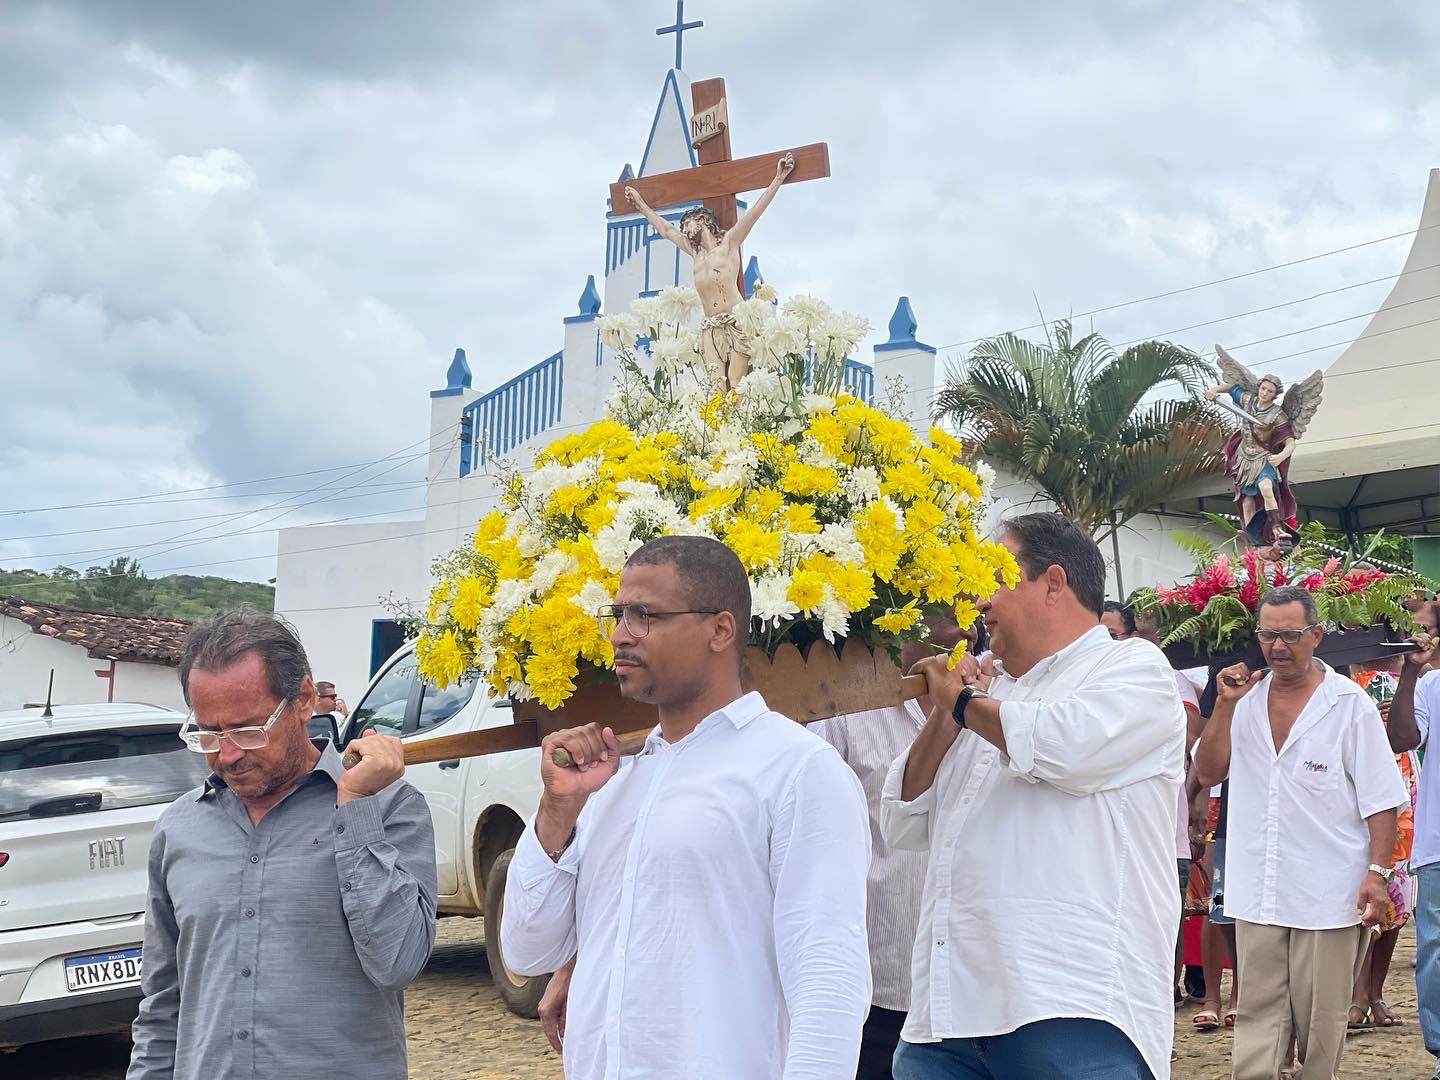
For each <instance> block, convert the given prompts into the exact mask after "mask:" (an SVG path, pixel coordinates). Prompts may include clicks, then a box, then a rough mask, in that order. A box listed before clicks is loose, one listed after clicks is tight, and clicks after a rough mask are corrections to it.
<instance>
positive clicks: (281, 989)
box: [126, 610, 436, 1080]
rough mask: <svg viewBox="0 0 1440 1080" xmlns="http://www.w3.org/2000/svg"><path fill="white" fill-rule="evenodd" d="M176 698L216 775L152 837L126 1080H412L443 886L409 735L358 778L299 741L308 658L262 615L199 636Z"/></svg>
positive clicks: (356, 749)
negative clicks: (408, 779) (416, 1019)
mask: <svg viewBox="0 0 1440 1080" xmlns="http://www.w3.org/2000/svg"><path fill="white" fill-rule="evenodd" d="M180 685H181V687H182V689H183V690H184V693H185V699H186V701H188V702H189V703H190V706H191V715H190V718H189V720H188V721H187V722H186V725H185V728H184V730H183V731H182V736H181V737H182V738H184V739H185V741H186V743H187V744H188V745H189V746H190V748H191V749H192V750H195V751H197V752H202V753H205V754H206V755H207V759H208V761H209V764H210V767H211V768H212V769H213V770H214V772H213V773H212V774H211V776H210V778H209V779H208V780H207V781H206V782H205V784H204V785H203V786H202V787H200V788H199V789H198V790H196V791H192V792H189V793H188V794H185V795H182V796H181V797H180V798H179V799H178V800H176V801H175V803H173V804H172V805H171V806H170V807H169V808H168V809H167V810H166V811H165V813H164V814H162V815H161V817H160V820H159V822H158V823H157V824H156V827H155V834H154V837H153V839H152V841H151V845H150V863H149V866H150V885H149V899H148V901H147V904H146V912H145V946H144V948H145V952H144V975H143V977H142V986H143V989H144V992H145V998H144V1000H143V1001H142V1002H141V1005H140V1015H139V1017H138V1018H137V1019H136V1021H135V1025H134V1041H135V1047H134V1051H133V1052H132V1054H131V1058H130V1070H129V1072H128V1073H127V1074H126V1076H127V1080H214V1078H216V1077H225V1078H227V1080H241V1078H247V1080H248V1078H269V1077H276V1076H297V1077H313V1076H328V1075H332V1074H334V1075H339V1076H346V1077H359V1078H365V1077H375V1078H377V1080H379V1078H385V1080H403V1078H404V1077H405V1075H406V1063H405V1025H404V995H403V988H404V987H405V985H406V984H407V983H409V982H410V981H411V980H412V979H414V978H415V976H416V975H418V974H419V973H420V970H421V968H422V967H424V965H425V961H426V960H427V959H428V958H429V955H430V948H431V946H432V945H433V944H434V942H435V892H436V887H435V842H434V834H433V831H432V828H431V824H430V812H429V809H428V808H427V807H426V805H425V799H424V797H423V796H422V795H421V794H420V793H419V792H418V791H416V790H415V789H414V788H412V787H411V786H410V785H409V784H407V783H405V782H404V781H403V780H401V779H400V776H401V774H402V772H403V771H404V757H403V754H402V751H401V746H400V740H399V739H396V738H393V737H390V736H383V735H376V734H375V733H374V732H373V731H367V732H366V733H365V737H363V738H360V739H356V740H355V741H354V742H352V743H351V744H350V747H349V748H348V750H349V751H351V752H353V753H355V754H356V755H357V756H358V757H359V759H360V760H359V762H358V763H357V764H356V765H355V766H354V768H352V769H349V770H346V769H344V768H342V766H341V761H340V755H339V753H338V752H337V751H336V749H335V747H334V746H332V745H330V744H329V743H328V742H324V741H318V742H314V743H312V742H310V741H309V740H308V739H307V738H306V736H305V722H306V721H307V720H308V719H309V718H310V715H311V712H312V711H313V706H314V698H315V687H314V684H313V683H312V682H311V678H310V666H309V661H308V660H307V659H306V656H305V650H304V648H303V647H302V646H301V644H300V642H299V640H298V639H297V638H296V636H295V633H294V631H293V630H292V629H291V628H290V627H289V626H288V625H286V624H285V623H284V622H282V621H280V620H279V619H276V618H274V617H273V616H270V615H262V614H259V613H257V612H254V611H248V610H241V611H232V612H226V613H223V614H221V615H218V616H216V617H215V618H214V619H212V620H209V621H207V622H204V623H201V624H199V625H198V626H196V627H195V629H194V630H193V631H192V632H191V634H190V637H189V638H188V639H187V641H186V644H185V649H184V652H183V654H182V656H181V659H180Z"/></svg>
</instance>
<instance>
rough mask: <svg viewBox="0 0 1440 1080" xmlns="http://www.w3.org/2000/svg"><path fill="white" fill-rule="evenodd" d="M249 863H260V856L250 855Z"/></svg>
mask: <svg viewBox="0 0 1440 1080" xmlns="http://www.w3.org/2000/svg"><path fill="white" fill-rule="evenodd" d="M250 861H251V862H259V861H260V856H259V855H251V856H250Z"/></svg>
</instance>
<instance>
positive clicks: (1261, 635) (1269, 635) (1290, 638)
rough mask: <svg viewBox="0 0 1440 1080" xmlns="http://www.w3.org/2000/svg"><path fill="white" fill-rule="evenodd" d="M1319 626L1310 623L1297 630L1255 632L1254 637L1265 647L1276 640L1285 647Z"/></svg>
mask: <svg viewBox="0 0 1440 1080" xmlns="http://www.w3.org/2000/svg"><path fill="white" fill-rule="evenodd" d="M1319 625H1320V624H1319V623H1311V624H1310V625H1309V626H1302V627H1301V628H1300V629H1299V630H1256V631H1255V636H1256V637H1257V638H1258V639H1259V640H1260V641H1261V642H1262V643H1263V644H1265V645H1273V644H1275V641H1276V639H1277V638H1278V639H1279V640H1281V641H1283V642H1285V644H1286V645H1294V644H1295V643H1296V642H1297V641H1299V640H1300V639H1301V638H1302V637H1304V636H1305V635H1306V634H1308V633H1309V632H1310V631H1311V630H1314V629H1315V627H1317V626H1319Z"/></svg>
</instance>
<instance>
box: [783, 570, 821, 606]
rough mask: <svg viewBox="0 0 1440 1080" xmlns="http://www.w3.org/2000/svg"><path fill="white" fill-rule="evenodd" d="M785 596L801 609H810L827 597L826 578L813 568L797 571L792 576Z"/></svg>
mask: <svg viewBox="0 0 1440 1080" xmlns="http://www.w3.org/2000/svg"><path fill="white" fill-rule="evenodd" d="M785 598H786V599H787V600H789V601H790V602H791V603H792V604H794V605H795V606H796V607H798V608H799V609H800V610H801V611H810V610H811V609H812V608H815V607H817V606H819V604H820V601H822V600H824V599H825V579H824V578H822V577H821V576H820V575H819V574H817V573H815V572H814V571H813V570H800V571H797V572H796V573H795V574H794V575H793V576H792V577H791V578H790V587H789V588H788V589H786V590H785Z"/></svg>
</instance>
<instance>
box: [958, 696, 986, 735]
mask: <svg viewBox="0 0 1440 1080" xmlns="http://www.w3.org/2000/svg"><path fill="white" fill-rule="evenodd" d="M989 696H990V695H989V694H987V693H985V691H984V690H981V689H980V688H979V687H978V686H962V687H961V688H960V696H959V697H957V698H956V699H955V705H954V707H952V708H951V710H950V719H951V720H954V721H955V726H956V727H958V728H960V729H961V730H962V731H963V730H964V729H965V706H966V705H969V704H970V699H971V698H977V697H989Z"/></svg>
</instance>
